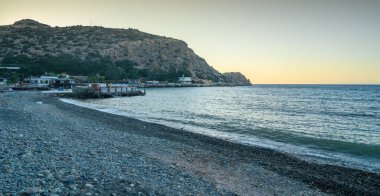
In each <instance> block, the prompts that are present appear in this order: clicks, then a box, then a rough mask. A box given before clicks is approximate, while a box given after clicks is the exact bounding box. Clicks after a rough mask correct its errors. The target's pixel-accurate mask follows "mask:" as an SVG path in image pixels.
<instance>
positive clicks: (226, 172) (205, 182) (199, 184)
mask: <svg viewBox="0 0 380 196" xmlns="http://www.w3.org/2000/svg"><path fill="white" fill-rule="evenodd" d="M331 193H333V194H337V195H380V174H377V173H370V172H365V171H361V170H356V169H350V168H344V167H339V166H332V165H320V164H316V163H309V162H305V161H302V160H300V159H297V158H295V157H292V156H290V155H287V154H283V153H279V152H276V151H274V150H270V149H265V148H258V147H249V146H244V145H239V144H234V143H230V142H228V141H223V140H219V139H215V138H210V137H206V136H202V135H198V134H194V133H190V132H185V131H182V130H178V129H173V128H170V127H166V126H163V125H158V124H153V123H147V122H142V121H139V120H135V119H131V118H127V117H122V116H117V115H112V114H107V113H103V112H99V111H95V110H90V109H86V108H81V107H77V106H73V105H70V104H67V103H63V102H61V101H59V100H58V99H57V98H54V97H47V96H43V95H42V94H41V93H39V92H9V93H0V195H2V194H5V195H8V194H37V195H38V194H40V195H67V194H77V195H325V194H331Z"/></svg>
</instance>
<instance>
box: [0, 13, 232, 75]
mask: <svg viewBox="0 0 380 196" xmlns="http://www.w3.org/2000/svg"><path fill="white" fill-rule="evenodd" d="M0 45H1V48H0V61H1V64H3V65H9V64H16V65H21V66H23V69H24V70H25V72H27V73H25V74H26V75H29V74H32V75H38V74H43V73H45V72H57V73H59V72H66V73H68V74H74V75H94V74H100V75H104V76H106V78H107V79H122V78H130V79H148V80H166V81H176V80H177V77H178V76H181V75H186V76H191V77H193V79H194V80H195V81H198V82H205V81H212V82H227V83H233V82H234V81H231V79H227V78H226V77H225V76H224V75H223V74H221V73H219V72H218V71H217V70H215V69H214V68H213V67H211V66H209V65H208V64H207V62H206V61H205V60H204V59H203V58H201V57H199V56H198V55H196V54H195V53H194V51H193V50H192V49H190V48H189V47H188V46H187V44H186V43H185V42H184V41H181V40H177V39H172V38H167V37H163V36H157V35H152V34H149V33H144V32H141V31H139V30H137V29H116V28H104V27H99V26H70V27H50V26H48V25H45V24H41V23H39V22H37V21H34V20H30V19H24V20H20V21H17V22H15V23H14V24H13V25H6V26H0Z"/></svg>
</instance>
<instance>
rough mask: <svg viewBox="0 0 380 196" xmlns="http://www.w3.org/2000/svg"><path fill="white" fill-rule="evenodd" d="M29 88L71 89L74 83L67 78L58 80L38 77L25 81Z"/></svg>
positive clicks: (56, 78)
mask: <svg viewBox="0 0 380 196" xmlns="http://www.w3.org/2000/svg"><path fill="white" fill-rule="evenodd" d="M25 81H26V82H27V83H29V86H30V87H49V88H72V86H73V85H74V84H75V81H74V80H72V79H70V78H69V77H68V76H66V77H64V78H60V77H57V76H40V77H30V78H27V79H25Z"/></svg>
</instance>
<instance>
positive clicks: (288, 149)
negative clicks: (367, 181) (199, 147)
mask: <svg viewBox="0 0 380 196" xmlns="http://www.w3.org/2000/svg"><path fill="white" fill-rule="evenodd" d="M60 100H61V101H62V102H65V103H69V104H73V105H76V106H79V107H84V108H88V109H93V110H97V111H101V112H106V113H110V114H115V115H119V116H125V117H130V118H135V119H138V120H141V121H144V122H150V123H157V124H161V125H165V126H168V127H172V128H176V129H181V130H184V131H189V132H193V133H197V134H202V135H206V136H209V137H214V138H218V139H222V140H226V141H229V142H233V143H238V144H243V145H249V146H257V147H263V148H269V149H273V150H276V151H279V152H282V153H286V154H289V155H294V156H296V157H299V158H301V159H303V160H306V161H313V162H317V163H322V164H333V165H340V166H345V167H351V168H357V169H362V170H367V171H372V172H377V173H380V163H378V162H377V161H376V160H374V161H368V160H365V161H364V160H363V159H360V158H356V157H351V156H348V155H346V154H343V153H337V152H328V151H322V150H319V149H310V148H307V147H304V146H296V145H292V144H285V143H281V142H276V141H271V140H268V139H263V138H256V137H254V136H251V135H250V136H247V135H244V134H239V133H230V132H221V131H217V130H213V129H207V128H203V127H196V126H192V125H186V124H181V123H176V122H170V121H166V120H158V119H154V118H150V117H149V116H142V115H136V114H130V113H128V112H125V111H123V110H120V109H117V108H114V107H110V106H102V105H98V104H92V103H86V102H82V101H79V100H74V99H66V98H63V99H60Z"/></svg>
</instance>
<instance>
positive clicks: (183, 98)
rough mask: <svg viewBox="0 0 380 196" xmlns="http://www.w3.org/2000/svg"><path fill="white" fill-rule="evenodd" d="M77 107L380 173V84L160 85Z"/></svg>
mask: <svg viewBox="0 0 380 196" xmlns="http://www.w3.org/2000/svg"><path fill="white" fill-rule="evenodd" d="M67 101H71V102H76V101H73V100H67ZM76 104H77V105H82V106H85V107H90V108H94V109H98V110H101V111H106V112H110V113H116V114H120V115H125V116H129V117H134V118H138V119H141V120H145V121H150V122H157V123H161V124H165V125H169V126H172V127H176V128H183V129H185V130H188V131H194V132H199V133H202V134H206V135H210V136H213V137H220V138H223V139H228V140H232V141H234V142H240V143H244V144H248V145H258V146H264V147H269V148H274V149H277V150H281V151H284V152H287V153H291V154H294V155H295V156H299V157H301V158H305V159H312V160H316V161H323V162H327V163H333V164H340V165H348V166H350V167H358V168H362V169H366V170H372V171H377V172H379V171H380V86H359V85H353V86H351V85H255V86H252V87H211V88H162V89H148V91H147V95H146V96H144V97H127V98H113V99H103V100H88V101H85V102H76Z"/></svg>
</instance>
